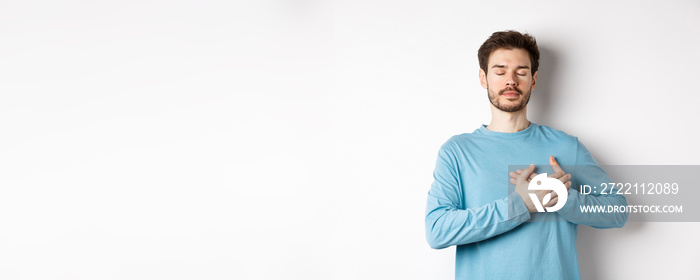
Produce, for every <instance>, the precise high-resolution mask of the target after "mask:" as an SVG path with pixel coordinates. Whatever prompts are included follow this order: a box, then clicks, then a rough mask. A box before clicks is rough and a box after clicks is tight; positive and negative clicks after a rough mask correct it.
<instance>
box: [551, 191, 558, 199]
mask: <svg viewBox="0 0 700 280" xmlns="http://www.w3.org/2000/svg"><path fill="white" fill-rule="evenodd" d="M558 196H559V194H558V193H557V192H554V191H553V192H552V196H551V199H554V198H555V197H558Z"/></svg>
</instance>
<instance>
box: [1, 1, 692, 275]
mask: <svg viewBox="0 0 700 280" xmlns="http://www.w3.org/2000/svg"><path fill="white" fill-rule="evenodd" d="M595 2H596V1H580V2H575V3H574V2H570V3H563V2H562V1H539V2H536V3H525V2H521V1H479V2H476V1H475V2H472V3H469V2H467V1H424V2H419V1H336V2H334V3H333V2H326V1H311V0H305V1H246V2H243V1H240V2H230V1H192V0H190V1H111V3H108V2H104V1H101V2H95V1H60V2H59V1H4V2H3V3H2V4H0V36H1V37H0V38H2V40H1V42H2V43H0V190H1V192H0V278H2V279H452V278H453V274H454V248H449V249H445V250H432V249H430V248H429V246H428V244H427V242H426V241H425V233H424V222H423V219H424V211H425V200H426V194H427V191H428V189H429V187H430V183H431V182H432V177H431V176H432V169H433V167H434V163H435V158H436V153H437V150H438V148H439V147H440V145H441V144H442V143H443V142H444V141H445V140H447V139H448V138H449V137H450V136H452V135H455V134H460V133H464V132H471V131H473V130H474V129H476V128H477V127H478V126H479V125H480V124H485V123H488V122H489V118H490V115H489V106H488V100H487V98H486V91H485V90H484V89H482V88H481V87H480V86H479V83H478V78H477V74H478V63H477V58H476V52H477V49H478V47H479V45H480V44H481V43H482V42H483V41H484V40H485V39H486V38H487V37H488V36H489V35H490V34H491V33H492V32H494V31H499V30H505V29H515V30H518V31H523V32H529V33H531V34H533V35H534V36H535V37H536V38H537V40H538V42H539V45H540V50H541V53H542V59H541V66H540V73H539V80H538V86H537V88H536V89H535V91H534V93H533V97H532V100H531V103H530V106H529V112H530V118H531V120H532V121H534V122H536V123H540V124H546V125H550V126H553V127H555V128H558V129H562V130H564V131H566V132H567V133H569V134H572V135H576V136H579V138H580V139H581V141H582V142H583V143H585V144H586V145H587V147H588V148H589V149H590V150H591V152H592V153H593V155H594V156H595V157H596V158H597V159H598V161H599V162H600V163H601V164H640V165H666V164H700V161H698V158H699V156H700V148H698V145H697V139H698V136H700V135H699V134H698V124H697V121H698V119H700V113H698V111H699V110H698V108H699V105H700V95H699V94H698V93H699V91H698V87H699V86H700V85H699V84H698V81H699V80H698V79H699V77H700V70H698V69H699V68H700V48H699V47H698V45H699V44H700V17H698V14H700V2H698V1H664V2H665V3H664V4H661V1H653V2H659V3H657V4H653V3H652V1H621V2H613V1H601V2H600V3H595ZM539 161H540V162H541V163H542V164H546V163H547V159H539ZM695 175H697V174H695ZM685 207H691V206H690V205H688V206H685ZM699 225H700V224H698V223H630V224H628V225H627V226H626V227H625V228H622V229H614V230H595V229H592V228H589V227H585V226H582V227H580V230H579V239H578V242H579V243H578V247H579V259H580V266H581V271H582V277H583V278H584V279H692V278H697V274H698V267H697V264H698V263H700V253H699V252H700V240H699V239H698V238H697V236H698V234H699V233H700V226H699ZM503 269H507V264H504V265H503Z"/></svg>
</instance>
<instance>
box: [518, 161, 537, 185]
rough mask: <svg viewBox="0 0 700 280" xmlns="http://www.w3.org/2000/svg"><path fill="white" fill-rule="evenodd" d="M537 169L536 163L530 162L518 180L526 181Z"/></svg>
mask: <svg viewBox="0 0 700 280" xmlns="http://www.w3.org/2000/svg"><path fill="white" fill-rule="evenodd" d="M533 171H535V165H534V164H530V166H528V167H527V168H525V169H523V172H522V173H520V175H519V176H518V182H525V181H526V179H527V178H528V177H529V176H530V174H532V172H533Z"/></svg>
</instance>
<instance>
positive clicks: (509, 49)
mask: <svg viewBox="0 0 700 280" xmlns="http://www.w3.org/2000/svg"><path fill="white" fill-rule="evenodd" d="M478 57H479V66H480V68H481V70H480V71H479V79H480V80H481V85H482V87H484V88H485V89H486V90H487V92H488V98H489V100H490V101H491V123H490V124H489V125H488V126H486V125H482V126H481V127H479V128H478V129H476V130H475V131H474V132H472V133H465V134H461V135H456V136H454V137H452V138H450V139H449V140H448V141H447V142H446V143H445V144H444V145H443V146H442V147H441V148H440V151H439V153H438V159H437V164H436V167H435V171H434V174H433V175H434V178H435V180H434V182H433V184H432V186H431V188H430V191H429V192H428V202H427V209H426V216H425V227H426V235H427V240H428V243H429V244H430V246H431V247H432V248H434V249H442V248H447V247H449V246H452V245H456V246H457V254H456V263H455V270H456V271H455V272H456V273H455V274H456V279H579V278H580V273H579V268H578V257H577V253H576V229H577V226H578V225H579V224H582V225H589V226H592V227H596V228H613V227H622V226H624V224H625V223H626V222H627V217H628V215H627V213H613V214H590V213H582V211H581V210H580V207H581V206H592V205H605V206H607V205H617V206H625V205H627V201H626V199H625V197H624V196H622V195H616V194H600V193H597V192H594V193H593V194H591V195H584V194H581V193H580V192H579V191H578V190H577V188H578V186H579V185H584V184H589V185H592V184H597V183H600V182H612V180H610V178H609V177H608V175H607V174H606V173H605V171H604V170H602V169H601V168H600V167H599V166H598V163H597V162H596V161H595V159H593V157H592V156H591V154H590V152H588V150H587V149H586V147H584V146H583V144H581V143H580V142H579V141H578V138H576V137H574V136H571V135H568V134H566V133H564V132H562V131H559V130H555V129H553V128H551V127H547V126H544V125H537V124H535V123H531V122H530V121H528V119H527V104H528V101H529V100H530V95H531V93H532V90H534V89H535V85H536V82H537V68H538V66H539V50H538V49H537V43H536V42H535V39H534V38H533V37H531V36H530V35H528V34H524V35H523V34H521V33H519V32H516V31H505V32H495V33H493V34H492V35H491V37H489V38H488V39H487V40H486V41H485V42H484V43H483V45H482V46H481V48H479V52H478ZM555 158H556V159H555ZM559 163H561V164H562V165H564V166H563V167H564V168H569V169H571V170H567V171H569V172H571V174H567V173H565V172H564V170H562V166H560V165H559ZM532 164H540V165H546V166H551V168H552V171H550V172H549V173H550V174H548V175H549V176H548V177H549V178H551V179H550V180H559V181H560V182H561V184H560V185H563V186H564V187H565V189H564V187H562V189H563V191H562V192H563V193H566V195H567V197H566V198H565V199H564V198H563V199H562V202H565V203H564V204H563V207H562V208H560V209H559V210H557V211H556V212H547V213H539V212H542V211H539V212H538V209H542V208H543V207H545V208H546V207H551V206H553V205H557V204H558V199H559V197H558V195H559V193H558V192H552V191H551V190H537V191H532V190H531V191H528V187H529V185H530V180H532V179H533V178H535V175H536V174H535V173H534V170H535V166H534V165H532ZM509 165H523V166H528V165H529V166H528V167H527V168H524V169H518V170H517V171H516V172H510V173H508V166H509ZM574 165H575V166H577V167H578V166H582V168H580V169H579V168H577V167H576V168H575V167H568V166H574ZM543 169H544V168H543ZM509 177H510V178H509ZM509 182H510V183H511V184H513V185H514V186H515V188H514V189H513V188H512V186H511V188H510V190H509V187H508V186H509V185H508V183H509ZM557 184H559V183H557ZM572 185H573V186H576V187H574V188H571V186H572ZM530 193H533V194H535V195H536V196H534V197H531V196H530V195H529V194H530ZM613 193H614V192H613ZM561 196H562V197H564V195H563V194H561ZM534 200H537V202H535V201H534ZM550 209H552V208H550Z"/></svg>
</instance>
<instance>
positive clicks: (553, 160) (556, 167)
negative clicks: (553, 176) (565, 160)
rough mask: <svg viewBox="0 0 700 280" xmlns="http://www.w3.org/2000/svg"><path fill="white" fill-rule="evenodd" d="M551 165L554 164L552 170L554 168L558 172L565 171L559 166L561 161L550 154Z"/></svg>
mask: <svg viewBox="0 0 700 280" xmlns="http://www.w3.org/2000/svg"><path fill="white" fill-rule="evenodd" d="M549 165H551V166H552V170H554V173H557V172H559V171H561V172H564V169H561V166H559V163H558V162H557V160H556V159H555V158H554V156H549Z"/></svg>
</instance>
